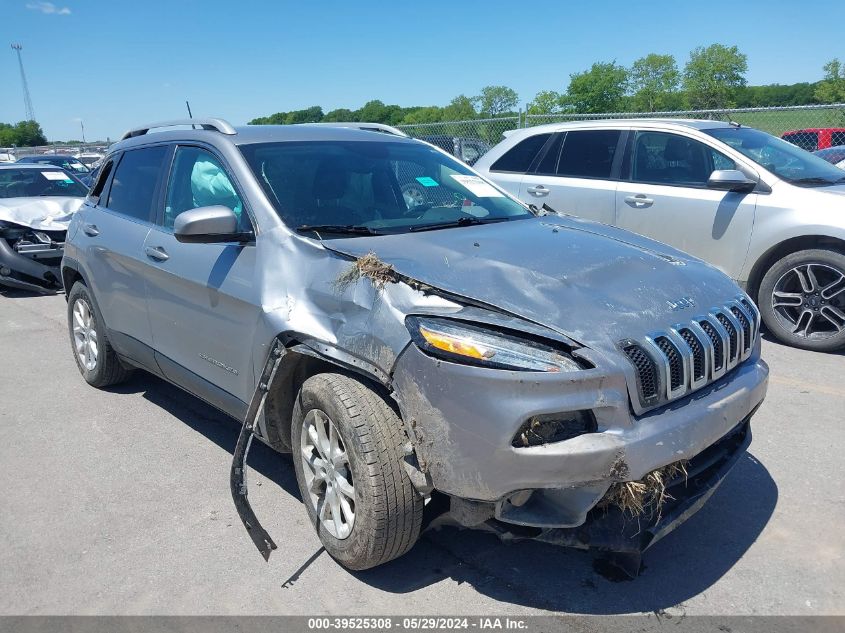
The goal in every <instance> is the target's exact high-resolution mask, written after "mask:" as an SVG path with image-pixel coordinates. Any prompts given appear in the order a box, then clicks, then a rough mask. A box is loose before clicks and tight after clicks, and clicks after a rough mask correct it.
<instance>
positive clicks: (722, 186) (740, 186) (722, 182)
mask: <svg viewBox="0 0 845 633" xmlns="http://www.w3.org/2000/svg"><path fill="white" fill-rule="evenodd" d="M707 186H708V187H709V188H710V189H718V190H719V191H751V190H753V189H754V187H756V186H757V181H756V180H751V179H749V178H748V176H746V175H745V174H743V173H742V172H741V171H739V170H738V169H717V170H716V171H714V172H713V173H712V174H710V178H709V179H708V180H707Z"/></svg>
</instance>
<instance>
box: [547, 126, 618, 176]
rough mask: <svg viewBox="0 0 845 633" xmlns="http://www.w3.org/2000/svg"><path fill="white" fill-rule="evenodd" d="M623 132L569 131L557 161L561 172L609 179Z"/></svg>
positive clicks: (568, 174) (558, 172)
mask: <svg viewBox="0 0 845 633" xmlns="http://www.w3.org/2000/svg"><path fill="white" fill-rule="evenodd" d="M621 133H622V132H620V131H619V130H574V131H571V132H567V134H566V138H565V139H564V141H563V148H562V149H561V152H560V159H559V160H558V163H557V175H558V176H567V177H569V178H600V179H605V180H607V179H609V178H610V175H611V170H612V168H613V156H614V155H615V153H616V146H617V145H618V144H619V135H620V134H621Z"/></svg>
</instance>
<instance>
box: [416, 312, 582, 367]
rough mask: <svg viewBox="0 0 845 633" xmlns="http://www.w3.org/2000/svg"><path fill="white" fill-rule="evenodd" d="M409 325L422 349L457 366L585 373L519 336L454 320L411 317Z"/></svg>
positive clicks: (569, 360) (568, 358) (562, 356)
mask: <svg viewBox="0 0 845 633" xmlns="http://www.w3.org/2000/svg"><path fill="white" fill-rule="evenodd" d="M406 323H407V326H408V330H409V331H410V332H411V338H412V339H413V340H414V343H416V344H417V346H418V347H419V348H420V349H422V350H423V351H424V352H426V353H428V354H431V355H432V356H437V357H439V358H443V359H445V360H450V361H453V362H456V363H463V364H467V365H479V366H481V367H489V368H491V369H512V370H517V371H543V372H560V371H575V370H578V369H581V366H580V365H579V364H578V363H577V362H576V361H575V360H574V359H573V358H572V357H571V356H568V355H566V353H565V352H562V351H560V350H556V349H554V348H553V347H550V346H548V345H544V344H542V343H539V342H537V341H533V340H530V339H527V338H522V337H520V336H519V335H512V334H505V333H502V332H497V331H495V330H491V329H487V328H484V327H478V326H474V325H469V324H467V323H462V322H460V321H453V320H450V319H438V318H428V317H408V319H407V320H406Z"/></svg>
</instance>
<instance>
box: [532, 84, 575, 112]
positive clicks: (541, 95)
mask: <svg viewBox="0 0 845 633" xmlns="http://www.w3.org/2000/svg"><path fill="white" fill-rule="evenodd" d="M565 109H566V105H565V104H564V95H562V94H560V93H559V92H555V91H554V90H541V91H540V92H538V93H537V94H536V95H534V99H532V100H531V101H529V103H528V108H527V111H528V114H557V113H559V112H563V111H564V110H565Z"/></svg>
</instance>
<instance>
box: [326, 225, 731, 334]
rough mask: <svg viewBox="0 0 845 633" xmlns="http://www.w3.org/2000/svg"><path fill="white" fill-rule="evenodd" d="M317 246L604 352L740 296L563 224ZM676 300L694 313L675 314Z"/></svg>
mask: <svg viewBox="0 0 845 633" xmlns="http://www.w3.org/2000/svg"><path fill="white" fill-rule="evenodd" d="M323 245H324V246H325V247H326V248H328V249H330V250H332V251H335V252H338V253H342V254H345V255H348V256H352V257H356V258H357V257H361V256H363V255H366V254H367V253H368V252H371V251H372V252H374V253H375V254H376V255H377V256H378V257H379V258H380V259H381V260H382V261H383V262H385V263H387V264H391V265H393V266H394V267H395V269H396V271H397V272H398V273H400V274H402V275H406V276H408V277H412V278H414V279H416V280H418V281H421V282H423V283H425V284H429V285H431V286H433V287H435V288H439V289H441V290H444V291H447V292H450V293H452V294H455V295H460V296H464V297H467V298H469V299H474V300H476V301H480V302H483V303H485V304H488V305H491V306H495V307H498V308H499V309H501V310H505V311H507V312H510V313H512V314H515V315H518V316H520V317H522V318H524V319H528V320H530V321H533V322H535V323H538V324H540V325H543V326H545V327H548V328H550V329H553V330H556V331H557V332H559V333H561V334H564V335H566V336H568V337H569V338H571V339H573V340H574V341H576V342H579V343H581V344H584V345H587V346H589V347H592V348H595V349H599V350H606V351H612V350H614V349H616V345H617V344H618V342H619V341H621V340H622V339H626V338H633V339H637V338H640V337H642V336H643V335H645V334H648V333H651V332H654V331H656V330H659V329H662V328H666V327H667V326H670V325H674V324H676V323H680V322H683V321H689V320H690V319H692V318H693V316H695V315H698V314H700V313H702V312H704V311H706V310H707V309H709V308H710V307H711V306H715V305H717V304H722V303H724V302H725V301H726V300H729V299H732V298H734V297H735V296H736V295H738V294H740V292H741V291H740V289H739V287H738V286H737V285H736V284H735V283H734V282H733V281H731V280H730V279H729V278H728V277H727V276H726V275H724V274H723V273H721V272H720V271H718V270H717V269H716V268H714V267H712V266H710V265H708V264H705V263H704V262H701V261H700V260H697V259H694V258H692V257H690V256H689V255H686V254H684V253H681V252H680V251H677V250H675V249H673V248H671V247H670V246H666V245H665V244H661V243H659V242H655V241H653V240H649V239H647V238H644V237H642V236H639V235H636V234H633V233H629V232H627V231H623V230H621V229H617V228H615V227H611V226H607V225H604V224H599V223H595V222H590V221H585V220H580V219H577V218H571V217H558V216H546V217H542V218H534V219H528V220H519V221H512V222H501V223H496V224H487V225H479V226H470V227H460V228H450V229H444V230H436V231H425V232H419V233H404V234H400V235H387V236H375V237H362V238H349V239H347V238H344V239H337V240H328V241H325V242H323ZM684 297H686V298H690V299H692V301H693V302H694V303H695V305H694V306H692V307H681V306H683V305H685V304H686V302H682V303H681V306H679V305H678V300H679V299H681V298H684ZM670 302H671V303H670Z"/></svg>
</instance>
